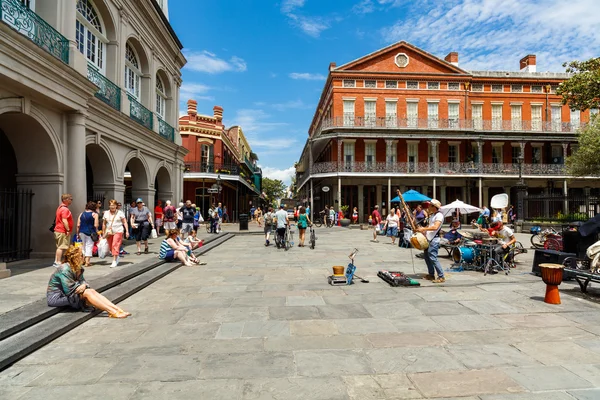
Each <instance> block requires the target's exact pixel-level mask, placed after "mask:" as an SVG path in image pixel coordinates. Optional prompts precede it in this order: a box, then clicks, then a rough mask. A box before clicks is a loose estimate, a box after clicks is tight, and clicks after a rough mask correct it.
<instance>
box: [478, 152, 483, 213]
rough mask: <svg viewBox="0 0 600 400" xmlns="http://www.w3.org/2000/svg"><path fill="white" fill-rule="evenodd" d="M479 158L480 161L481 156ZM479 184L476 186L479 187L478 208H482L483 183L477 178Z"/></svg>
mask: <svg viewBox="0 0 600 400" xmlns="http://www.w3.org/2000/svg"><path fill="white" fill-rule="evenodd" d="M479 158H480V159H481V155H480V156H479ZM478 183H479V184H478V185H477V186H478V187H479V205H478V206H479V207H483V181H482V179H481V178H479V182H478Z"/></svg>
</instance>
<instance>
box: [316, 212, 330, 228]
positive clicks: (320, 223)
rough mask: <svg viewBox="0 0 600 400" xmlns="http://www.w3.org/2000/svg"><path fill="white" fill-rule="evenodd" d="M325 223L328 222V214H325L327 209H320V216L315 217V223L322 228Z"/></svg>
mask: <svg viewBox="0 0 600 400" xmlns="http://www.w3.org/2000/svg"><path fill="white" fill-rule="evenodd" d="M323 223H325V224H327V216H325V211H319V217H318V218H315V220H314V221H313V224H315V225H316V226H317V228H320V227H322V226H323Z"/></svg>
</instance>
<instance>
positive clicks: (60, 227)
mask: <svg viewBox="0 0 600 400" xmlns="http://www.w3.org/2000/svg"><path fill="white" fill-rule="evenodd" d="M60 200H61V203H60V205H59V206H58V208H57V209H56V213H55V217H54V230H53V232H54V241H55V242H56V254H55V256H54V264H53V265H54V266H55V267H60V265H61V264H62V260H63V253H64V252H65V251H66V250H67V249H68V248H69V243H70V242H71V240H70V236H71V232H73V214H71V210H69V206H70V205H71V203H72V202H73V196H71V195H70V194H69V193H64V194H63V195H62V196H60Z"/></svg>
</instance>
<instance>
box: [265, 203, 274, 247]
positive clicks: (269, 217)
mask: <svg viewBox="0 0 600 400" xmlns="http://www.w3.org/2000/svg"><path fill="white" fill-rule="evenodd" d="M274 220H275V213H274V212H273V207H269V210H268V211H267V213H266V214H265V228H264V232H265V246H268V245H269V244H270V242H269V238H270V236H271V230H273V222H274Z"/></svg>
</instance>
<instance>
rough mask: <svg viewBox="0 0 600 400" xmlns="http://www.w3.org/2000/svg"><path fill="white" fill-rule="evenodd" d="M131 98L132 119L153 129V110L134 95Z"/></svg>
mask: <svg viewBox="0 0 600 400" xmlns="http://www.w3.org/2000/svg"><path fill="white" fill-rule="evenodd" d="M127 97H128V98H129V116H130V117H131V119H132V120H134V121H135V122H137V123H138V124H141V125H143V126H145V127H146V128H148V129H150V130H152V127H153V121H154V117H153V115H152V112H151V111H150V110H148V109H147V108H146V107H144V106H143V105H142V104H141V103H140V102H138V101H137V100H136V99H134V98H133V97H132V96H127Z"/></svg>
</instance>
